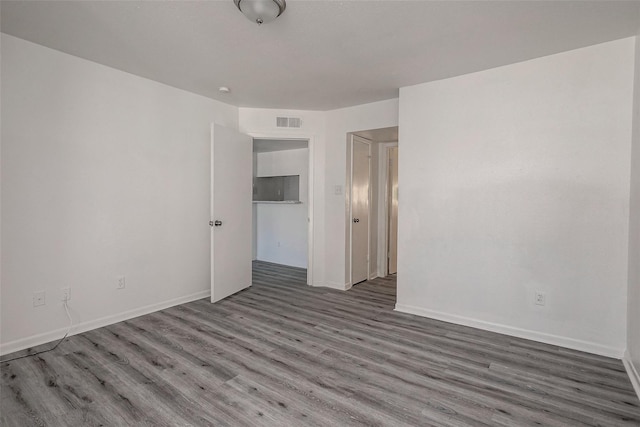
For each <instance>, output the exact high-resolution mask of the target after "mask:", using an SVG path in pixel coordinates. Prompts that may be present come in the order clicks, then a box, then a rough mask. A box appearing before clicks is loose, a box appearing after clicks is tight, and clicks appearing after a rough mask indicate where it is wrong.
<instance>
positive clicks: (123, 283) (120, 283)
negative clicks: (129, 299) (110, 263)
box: [118, 276, 127, 289]
mask: <svg viewBox="0 0 640 427" xmlns="http://www.w3.org/2000/svg"><path fill="white" fill-rule="evenodd" d="M126 285H127V282H126V280H125V277H124V276H118V289H124V288H125V286H126Z"/></svg>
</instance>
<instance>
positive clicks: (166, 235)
mask: <svg viewBox="0 0 640 427" xmlns="http://www.w3.org/2000/svg"><path fill="white" fill-rule="evenodd" d="M1 49H2V81H1V83H2V122H3V127H2V288H1V292H2V314H1V316H2V317H1V323H2V326H1V334H2V342H1V344H2V345H1V351H2V353H6V352H9V351H12V350H16V349H19V348H24V347H26V346H29V345H33V344H38V343H42V342H46V341H49V340H52V339H55V338H58V337H59V335H61V333H62V332H63V331H64V329H65V327H66V324H67V320H66V317H65V314H64V311H63V308H62V304H61V302H60V297H61V291H60V288H62V287H65V286H70V287H71V301H70V306H71V311H72V314H73V316H74V318H75V322H76V323H80V324H81V327H80V328H77V329H76V331H79V330H83V329H88V328H91V327H97V326H100V325H103V324H107V323H111V322H113V321H116V320H119V319H122V318H123V317H127V316H133V315H135V314H139V313H141V312H145V311H151V310H154V309H158V308H161V307H164V306H167V305H172V304H176V303H179V302H181V301H185V300H189V299H193V298H196V297H204V296H206V295H207V294H208V292H209V286H210V280H209V271H210V270H209V236H210V230H209V225H208V221H209V181H210V179H209V177H210V173H209V167H210V166H209V158H210V156H209V145H210V123H211V122H213V121H217V122H219V123H221V124H224V125H227V126H230V127H237V119H238V113H237V111H238V110H237V108H235V107H231V106H227V105H225V104H222V103H219V102H217V101H213V100H210V99H207V98H204V97H201V96H197V95H193V94H191V93H187V92H184V91H181V90H178V89H174V88H171V87H168V86H165V85H162V84H160V83H156V82H153V81H150V80H146V79H143V78H140V77H136V76H133V75H131V74H127V73H124V72H121V71H117V70H115V69H111V68H108V67H104V66H102V65H98V64H96V63H92V62H89V61H85V60H83V59H80V58H77V57H73V56H70V55H66V54H63V53H60V52H58V51H55V50H51V49H48V48H45V47H42V46H39V45H36V44H32V43H29V42H26V41H23V40H20V39H17V38H14V37H11V36H7V35H5V34H2V48H1ZM119 275H124V276H126V288H125V289H123V290H117V289H116V282H117V281H116V277H117V276H119ZM40 290H44V291H46V305H45V306H42V307H37V308H34V307H33V306H32V294H33V292H34V291H40Z"/></svg>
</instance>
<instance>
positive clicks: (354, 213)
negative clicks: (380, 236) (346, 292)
mask: <svg viewBox="0 0 640 427" xmlns="http://www.w3.org/2000/svg"><path fill="white" fill-rule="evenodd" d="M370 163H371V145H370V144H369V142H368V141H367V140H365V139H363V138H360V137H357V136H355V135H353V136H351V283H352V284H353V285H355V284H356V283H359V282H362V281H364V280H367V279H368V278H369V204H370V198H371V191H370V188H369V187H370V185H369V184H370V180H371V177H370V174H371V172H370V170H371V165H370Z"/></svg>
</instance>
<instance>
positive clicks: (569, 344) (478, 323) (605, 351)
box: [395, 304, 624, 359]
mask: <svg viewBox="0 0 640 427" xmlns="http://www.w3.org/2000/svg"><path fill="white" fill-rule="evenodd" d="M395 310H396V311H399V312H402V313H409V314H415V315H417V316H422V317H429V318H431V319H436V320H442V321H443V322H449V323H455V324H457V325H463V326H470V327H472V328H478V329H483V330H486V331H491V332H497V333H499V334H504V335H510V336H513V337H518V338H524V339H528V340H533V341H539V342H543V343H546V344H551V345H557V346H561V347H566V348H570V349H573V350H579V351H584V352H587V353H593V354H598V355H600V356H606V357H614V358H616V359H621V358H622V356H623V354H624V349H621V348H616V347H609V346H606V345H602V344H598V343H594V342H589V341H582V340H577V339H574V338H568V337H563V336H560V335H552V334H546V333H543V332H537V331H532V330H529V329H521V328H516V327H513V326H508V325H502V324H499V323H493V322H487V321H484V320H477V319H472V318H469V317H463V316H458V315H455V314H449V313H443V312H439V311H435V310H429V309H426V308H421V307H415V306H411V305H405V304H396V308H395Z"/></svg>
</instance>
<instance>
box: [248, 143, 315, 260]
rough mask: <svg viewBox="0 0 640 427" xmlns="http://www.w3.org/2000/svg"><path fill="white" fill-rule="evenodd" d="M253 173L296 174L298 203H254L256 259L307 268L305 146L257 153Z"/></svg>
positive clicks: (306, 162)
mask: <svg viewBox="0 0 640 427" xmlns="http://www.w3.org/2000/svg"><path fill="white" fill-rule="evenodd" d="M257 158H258V160H257V175H256V176H259V177H261V176H279V175H300V199H299V200H300V201H301V202H302V203H301V204H269V203H266V204H265V203H257V204H255V207H256V220H257V221H256V222H257V229H256V259H258V260H260V261H268V262H275V263H276V264H283V265H291V266H294V267H300V268H307V263H308V262H307V252H308V251H307V244H308V238H307V234H308V229H307V213H308V207H309V199H308V185H309V183H308V174H307V170H308V169H309V150H308V149H307V148H302V149H297V150H282V151H271V152H266V153H258V156H257Z"/></svg>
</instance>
